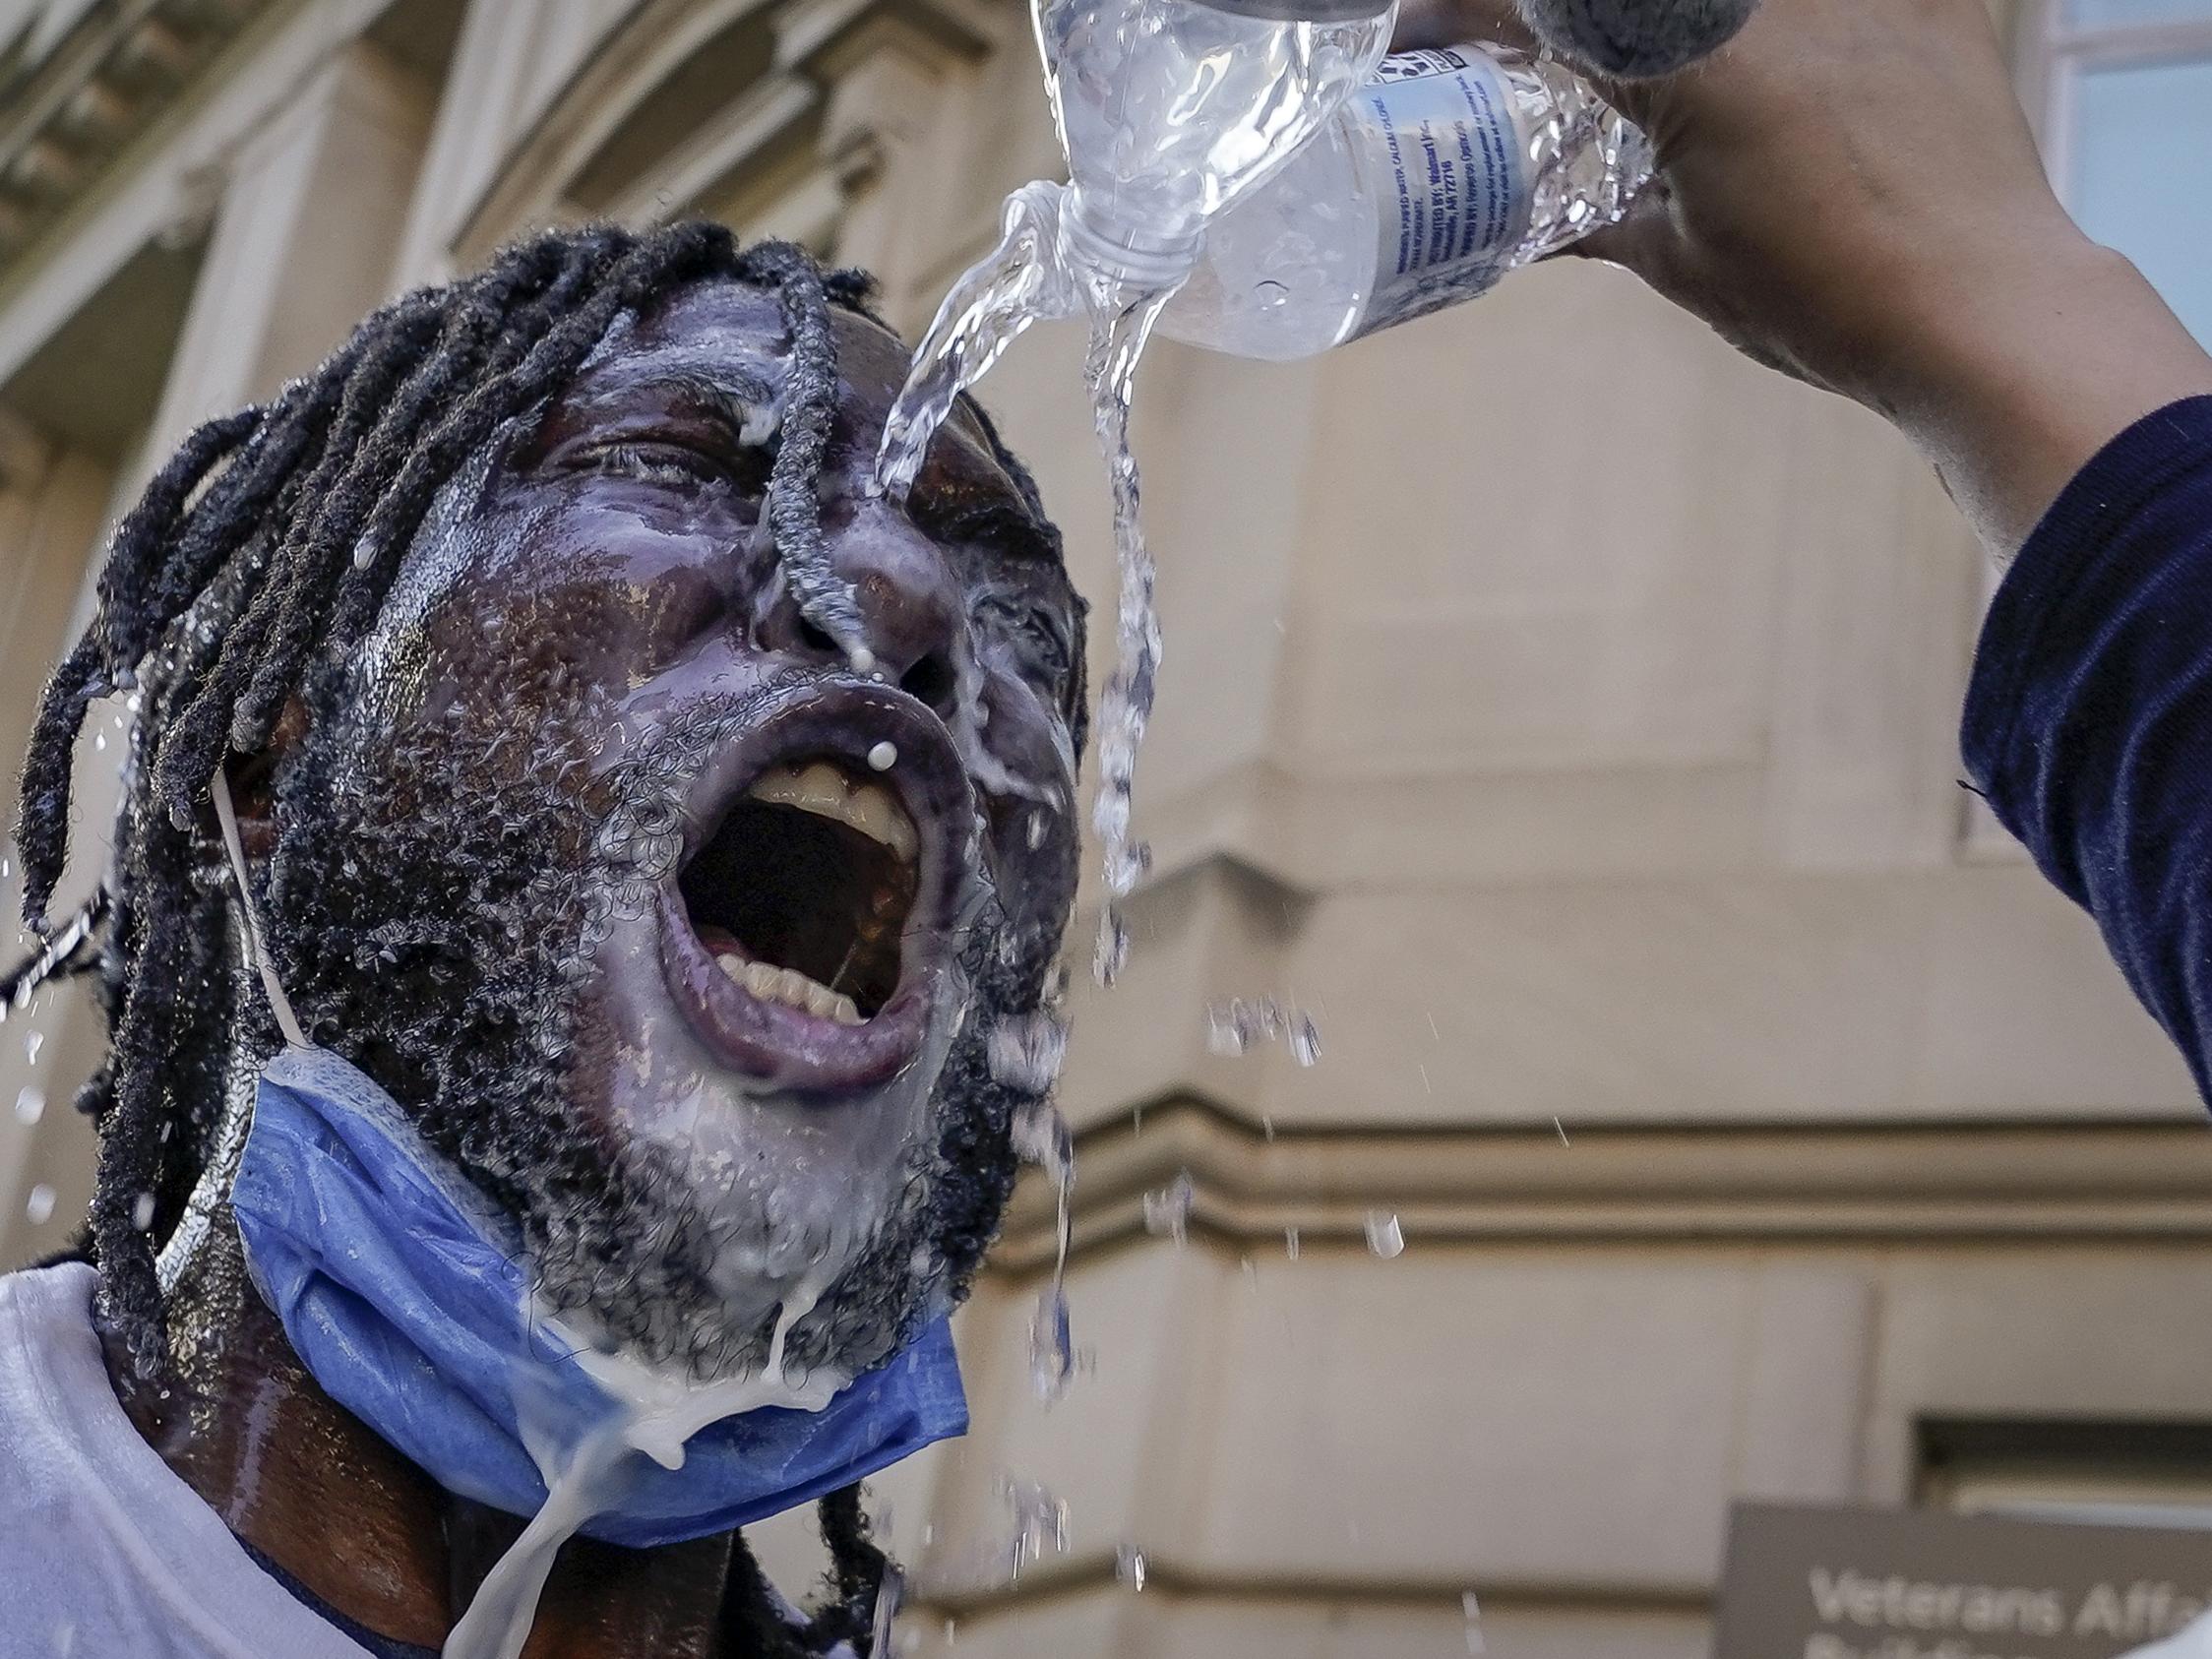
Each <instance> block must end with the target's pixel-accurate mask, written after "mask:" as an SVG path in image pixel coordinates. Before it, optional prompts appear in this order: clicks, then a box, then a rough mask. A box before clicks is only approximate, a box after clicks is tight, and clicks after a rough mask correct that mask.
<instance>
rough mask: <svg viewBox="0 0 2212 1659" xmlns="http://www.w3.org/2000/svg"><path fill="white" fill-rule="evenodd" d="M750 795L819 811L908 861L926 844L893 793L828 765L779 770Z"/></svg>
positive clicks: (813, 811) (750, 792)
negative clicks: (922, 843) (857, 779)
mask: <svg viewBox="0 0 2212 1659" xmlns="http://www.w3.org/2000/svg"><path fill="white" fill-rule="evenodd" d="M748 793H749V794H750V795H751V796H752V797H753V799H754V800H756V801H770V802H773V803H774V804H775V805H777V806H784V807H797V808H798V809H799V810H800V811H801V812H812V813H820V814H821V815H822V816H823V817H824V818H833V819H835V820H836V821H837V822H838V823H839V824H849V825H850V826H852V828H853V829H855V830H859V831H860V832H861V833H862V834H863V835H866V836H868V837H869V838H870V839H872V840H878V841H881V842H883V844H884V845H885V846H887V847H889V848H891V851H892V852H894V853H896V854H897V855H898V856H899V858H900V859H902V860H904V861H906V862H908V863H911V862H912V861H913V857H914V853H915V849H916V848H917V847H918V846H919V845H920V844H921V843H920V840H919V838H918V837H917V836H916V835H915V833H914V821H913V820H912V819H910V818H908V817H907V816H906V813H905V811H904V809H903V808H901V807H900V806H899V804H898V802H897V801H896V800H894V799H893V798H892V797H891V791H890V790H888V789H886V788H885V787H884V786H883V785H882V784H880V783H857V782H854V781H853V780H852V779H851V778H848V777H847V776H845V774H844V773H843V772H841V771H839V770H838V769H837V768H835V767H833V766H831V765H830V763H829V762H827V761H811V762H809V763H808V764H807V765H806V766H803V767H789V766H786V767H776V768H773V769H772V770H770V771H769V772H768V774H767V775H766V776H765V777H763V778H762V779H761V780H760V781H759V782H758V783H756V784H754V785H753V787H752V788H751V789H750V790H749V791H748Z"/></svg>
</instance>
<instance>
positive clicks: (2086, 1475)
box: [1917, 1418, 2212, 1530]
mask: <svg viewBox="0 0 2212 1659" xmlns="http://www.w3.org/2000/svg"><path fill="white" fill-rule="evenodd" d="M1917 1427H1918V1430H1919V1441H1920V1447H1919V1451H1920V1455H1919V1459H1918V1461H1919V1464H1920V1470H1919V1473H1920V1479H1919V1483H1918V1487H1919V1490H1918V1494H1917V1497H1918V1499H1919V1502H1920V1504H1921V1505H1923V1506H1924V1507H1927V1508H1933V1509H1948V1510H1951V1511H1952V1512H1953V1513H1956V1514H1967V1515H2010V1516H2013V1517H2015V1518H2018V1519H2022V1520H2049V1521H2101V1522H2106V1523H2109V1524H2111V1525H2115V1526H2165V1527H2186V1528H2190V1529H2206V1530H2212V1424H2205V1423H2186V1422H2159V1421H2134V1422H2128V1421H2117V1422H2107V1421H2102V1420H2098V1419H2080V1418H2058V1419H2035V1418H2011V1419H2007V1418H1997V1419H1942V1418H1936V1419H1927V1418H1924V1419H1923V1420H1922V1421H1921V1422H1920V1423H1919V1424H1918V1425H1917Z"/></svg>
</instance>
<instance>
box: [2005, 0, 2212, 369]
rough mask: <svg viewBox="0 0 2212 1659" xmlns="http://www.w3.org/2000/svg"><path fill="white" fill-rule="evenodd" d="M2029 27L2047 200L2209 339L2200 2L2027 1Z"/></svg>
mask: <svg viewBox="0 0 2212 1659" xmlns="http://www.w3.org/2000/svg"><path fill="white" fill-rule="evenodd" d="M2030 21H2031V24H2032V26H2033V35H2032V38H2031V41H2030V51H2029V62H2028V65H2027V67H2028V71H2029V74H2028V88H2027V92H2028V98H2029V107H2030V111H2031V113H2032V114H2035V115H2037V116H2038V117H2039V118H2040V124H2041V126H2042V131H2043V140H2044V152H2045V155H2046V158H2047V160H2048V161H2049V164H2050V167H2051V176H2052V180H2053V182H2054V183H2055V184H2056V185H2057V186H2058V194H2059V196H2060V197H2061V198H2062V199H2063V200H2064V202H2065V204H2066V207H2067V209H2068V211H2069V212H2071V213H2072V215H2073V216H2074V218H2075V219H2076V221H2078V222H2079V223H2080V225H2081V227H2082V228H2083V229H2084V230H2085V231H2087V232H2088V233H2089V234H2090V235H2091V236H2093V237H2095V238H2096V239H2097V240H2098V241H2100V242H2103V243H2105V244H2106V245H2107V246H2109V247H2113V248H2118V249H2119V250H2120V252H2121V253H2123V254H2125V255H2126V256H2127V257H2128V258H2129V259H2131V260H2133V261H2134V262H2135V264H2136V265H2137V267H2139V268H2140V269H2141V271H2142V273H2143V275H2144V276H2147V277H2148V278H2149V279H2150V281H2151V283H2152V284H2153V285H2154V286H2155V287H2156V288H2157V289H2158V291H2159V292H2160V293H2161V294H2163V295H2164V296H2165V298H2166V303H2167V304H2169V305H2171V306H2172V307H2173V308H2174V310H2175V312H2176V313H2177V314H2178V315H2179V316H2180V317H2181V321H2182V322H2183V323H2185V324H2186V325H2187V326H2188V327H2189V328H2190V330H2192V331H2193V332H2194V333H2195V335H2196V337H2197V338H2199V339H2202V340H2205V341H2207V342H2212V215H2208V214H2207V213H2206V211H2205V204H2206V203H2207V202H2212V0H2036V3H2035V4H2034V6H2033V7H2031V11H2030Z"/></svg>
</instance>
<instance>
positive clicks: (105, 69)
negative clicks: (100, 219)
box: [0, 0, 279, 262]
mask: <svg viewBox="0 0 2212 1659" xmlns="http://www.w3.org/2000/svg"><path fill="white" fill-rule="evenodd" d="M278 3H279V0H129V3H127V4H122V5H110V6H92V7H80V8H77V10H76V15H75V17H74V18H72V19H70V20H68V22H67V25H66V27H65V28H64V30H63V31H62V32H61V33H60V34H59V35H58V36H57V37H56V38H54V39H52V40H51V41H43V40H41V41H38V44H39V45H41V46H42V47H43V50H42V51H39V52H38V53H37V54H36V56H35V57H34V58H31V60H29V61H26V62H24V63H21V64H19V65H17V66H15V67H14V69H13V70H12V72H11V73H10V74H9V75H8V76H7V77H6V78H5V79H4V80H0V108H4V109H5V113H4V114H0V262H5V261H7V260H9V259H11V258H13V257H14V256H15V255H16V254H18V253H20V252H21V251H22V250H23V249H25V248H27V247H28V246H29V245H30V244H31V242H32V241H33V240H34V239H35V238H36V237H37V235H38V234H39V232H40V231H42V230H43V229H45V228H46V226H48V225H49V224H51V223H53V222H54V221H55V220H57V219H58V218H60V217H61V216H62V215H64V214H66V213H67V212H68V210H69V208H70V207H71V205H72V204H73V203H75V202H76V201H77V200H78V199H80V198H81V197H83V196H84V195H86V194H87V193H88V192H89V191H90V190H92V187H93V186H94V185H95V184H96V183H97V182H98V180H99V179H100V178H101V177H102V175H103V174H104V173H105V172H106V171H107V169H108V167H109V165H110V164H111V163H112V162H113V161H114V160H115V159H116V158H117V157H118V156H119V155H120V154H122V152H123V150H124V149H125V148H126V147H127V146H128V145H129V144H130V142H131V141H132V140H133V139H135V138H136V137H137V136H138V135H139V134H140V133H142V132H144V131H145V130H146V129H147V128H149V127H150V126H152V125H153V124H154V122H155V121H156V120H157V119H159V118H160V116H161V115H162V113H163V112H164V111H166V110H167V109H168V108H170V107H171V106H172V105H173V104H174V103H175V102H176V101H177V99H178V98H179V96H180V95H182V93H183V92H185V90H186V89H187V87H188V86H189V85H190V84H191V83H192V81H193V79H194V78H195V77H196V76H198V75H199V73H200V72H201V71H202V70H203V69H205V68H206V67H207V65H208V64H209V63H210V62H211V61H212V60H213V59H214V58H215V55H216V53H218V52H219V51H221V50H222V48H223V47H224V46H226V45H228V44H229V43H230V42H231V41H232V40H233V39H235V38H236V37H237V36H238V35H239V34H240V33H241V32H242V31H244V30H245V28H246V27H247V25H249V24H250V23H252V22H253V21H254V20H255V19H256V18H257V17H259V16H260V15H262V14H263V13H265V12H269V11H272V10H274V9H276V5H277V4H278ZM34 38H35V36H34Z"/></svg>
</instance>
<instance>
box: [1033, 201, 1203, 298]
mask: <svg viewBox="0 0 2212 1659" xmlns="http://www.w3.org/2000/svg"><path fill="white" fill-rule="evenodd" d="M1058 240H1059V253H1060V257H1061V260H1062V262H1063V263H1064V264H1065V265H1066V267H1067V268H1068V269H1069V270H1070V271H1072V272H1076V273H1080V274H1084V275H1091V276H1098V277H1102V278H1105V279H1107V280H1108V281H1110V282H1112V283H1114V284H1116V285H1118V286H1122V287H1129V288H1174V287H1180V286H1182V284H1183V283H1184V281H1185V280H1186V279H1188V278H1189V276H1190V275H1191V273H1192V272H1193V271H1195V270H1196V269H1198V255H1199V253H1200V252H1201V251H1202V250H1203V248H1204V246H1205V233H1204V232H1203V231H1202V230H1194V231H1191V232H1189V233H1188V234H1186V235H1182V236H1174V235H1167V236H1163V235H1160V234H1159V233H1157V232H1155V231H1151V230H1147V229H1144V228H1141V227H1139V226H1137V225H1134V224H1130V223H1127V222H1125V221H1123V220H1121V219H1119V218H1117V217H1116V216H1114V215H1112V214H1111V213H1101V212H1100V211H1099V204H1097V203H1096V202H1094V201H1093V200H1092V199H1091V198H1090V197H1089V196H1087V195H1085V194H1084V192H1083V190H1082V187H1081V186H1079V185H1077V186H1073V187H1071V188H1070V190H1069V192H1068V195H1067V198H1066V200H1065V202H1064V204H1063V208H1062V212H1061V215H1060V229H1059V237H1058Z"/></svg>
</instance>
